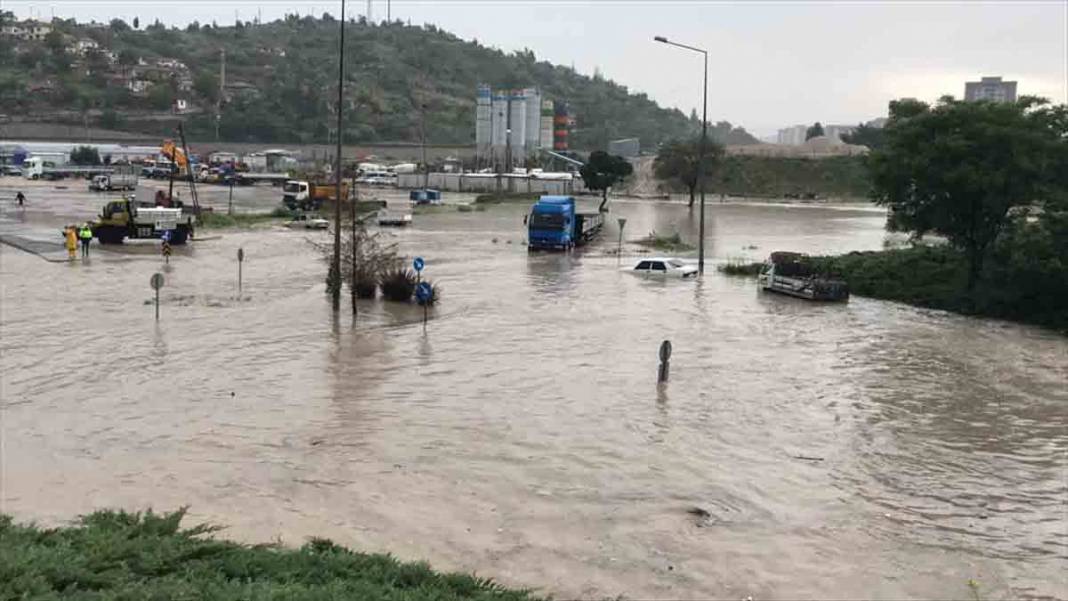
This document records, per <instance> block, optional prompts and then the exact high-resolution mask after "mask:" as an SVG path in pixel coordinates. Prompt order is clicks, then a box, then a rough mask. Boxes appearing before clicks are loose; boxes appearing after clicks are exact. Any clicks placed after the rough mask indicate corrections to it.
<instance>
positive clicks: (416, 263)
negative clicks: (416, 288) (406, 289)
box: [412, 257, 426, 285]
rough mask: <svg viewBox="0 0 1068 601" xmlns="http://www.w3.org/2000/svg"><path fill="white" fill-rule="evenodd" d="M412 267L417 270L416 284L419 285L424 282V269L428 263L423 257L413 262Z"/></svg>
mask: <svg viewBox="0 0 1068 601" xmlns="http://www.w3.org/2000/svg"><path fill="white" fill-rule="evenodd" d="M412 267H414V268H415V282H416V284H417V285H418V284H419V283H420V282H422V281H423V268H424V267H426V261H424V260H423V257H416V258H415V260H413V261H412Z"/></svg>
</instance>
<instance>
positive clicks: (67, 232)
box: [63, 225, 78, 261]
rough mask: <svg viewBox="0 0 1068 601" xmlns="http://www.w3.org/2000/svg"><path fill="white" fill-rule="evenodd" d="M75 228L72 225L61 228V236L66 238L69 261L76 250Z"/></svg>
mask: <svg viewBox="0 0 1068 601" xmlns="http://www.w3.org/2000/svg"><path fill="white" fill-rule="evenodd" d="M75 229H76V228H75V227H74V226H73V225H68V226H67V227H66V229H64V230H63V236H64V237H65V238H66V239H67V256H68V257H70V260H71V261H73V260H74V255H75V254H76V253H77V252H78V234H77V232H76V231H75Z"/></svg>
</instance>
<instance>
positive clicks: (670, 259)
mask: <svg viewBox="0 0 1068 601" xmlns="http://www.w3.org/2000/svg"><path fill="white" fill-rule="evenodd" d="M638 260H639V261H682V259H680V258H678V257H645V258H643V259H638ZM683 262H685V261H683Z"/></svg>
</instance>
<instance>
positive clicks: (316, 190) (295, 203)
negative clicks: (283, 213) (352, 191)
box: [282, 179, 349, 211]
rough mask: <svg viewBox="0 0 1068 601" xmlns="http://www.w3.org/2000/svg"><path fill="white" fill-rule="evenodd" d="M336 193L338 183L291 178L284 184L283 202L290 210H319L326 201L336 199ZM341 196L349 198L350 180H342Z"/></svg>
mask: <svg viewBox="0 0 1068 601" xmlns="http://www.w3.org/2000/svg"><path fill="white" fill-rule="evenodd" d="M336 194H337V184H333V183H329V184H317V183H313V182H308V181H305V180H293V179H291V180H289V181H287V182H286V183H285V184H284V185H283V186H282V204H284V205H285V206H286V208H287V209H289V210H290V211H296V210H298V209H299V210H302V211H318V210H319V209H320V208H322V206H323V202H324V201H327V200H334V199H335V197H336ZM341 196H342V197H343V198H348V196H349V184H348V182H345V181H343V182H341Z"/></svg>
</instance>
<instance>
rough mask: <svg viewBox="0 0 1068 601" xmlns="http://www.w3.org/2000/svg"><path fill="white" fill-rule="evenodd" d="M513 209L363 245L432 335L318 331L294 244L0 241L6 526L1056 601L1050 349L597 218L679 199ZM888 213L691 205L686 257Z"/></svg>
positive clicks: (1067, 532)
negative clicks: (142, 532) (177, 534)
mask: <svg viewBox="0 0 1068 601" xmlns="http://www.w3.org/2000/svg"><path fill="white" fill-rule="evenodd" d="M8 185H9V184H8V183H7V182H6V181H5V180H0V198H3V200H2V201H0V208H2V213H0V227H2V228H4V229H5V230H6V231H26V232H31V233H32V232H37V233H41V232H48V231H53V230H55V229H56V226H58V225H61V224H62V223H63V219H64V218H65V216H67V215H72V216H78V215H83V214H84V218H88V217H89V216H90V215H92V214H93V212H94V211H95V210H96V208H97V207H96V205H98V204H99V200H97V199H98V198H99V197H92V196H88V195H87V194H86V193H83V192H80V191H78V192H77V193H75V191H74V190H73V185H72V189H71V190H70V191H69V194H67V193H64V192H63V191H49V190H46V189H44V188H41V189H40V190H39V191H37V192H35V193H34V194H33V195H31V194H29V193H28V196H30V202H31V203H40V205H37V204H34V206H33V207H31V208H30V209H27V210H26V212H24V213H22V214H19V213H18V212H17V211H16V209H15V208H14V207H12V206H11V202H10V200H9V199H10V197H11V195H12V194H13V188H9V187H5V186H8ZM257 202H259V201H254V200H250V201H248V206H253V205H255V204H256V203H257ZM262 202H263V203H264V204H265V205H269V206H265V207H264V209H267V208H271V207H272V206H273V205H272V204H271V202H277V201H268V200H263V201H262ZM589 204H591V205H593V203H592V201H591V202H590V203H589ZM524 210H525V205H499V206H494V207H491V208H489V209H488V210H487V211H485V212H472V213H459V212H443V213H440V214H433V215H417V216H416V218H415V224H414V226H413V227H412V228H410V229H408V230H403V231H396V232H390V233H389V235H391V236H394V238H393V239H394V240H395V241H396V242H397V243H398V244H399V245H400V248H401V250H402V251H403V252H404V253H405V254H407V255H409V256H413V255H417V254H418V255H421V256H423V257H425V258H426V261H427V269H426V272H425V275H426V277H428V278H430V279H431V280H433V281H434V282H435V283H437V284H439V285H440V286H441V287H442V289H443V299H442V302H441V304H440V305H439V306H438V307H437V308H435V309H434V310H433V312H432V316H431V320H430V323H429V324H428V327H427V329H426V331H425V333H424V330H423V327H422V324H421V317H422V314H421V311H420V310H419V309H417V308H415V307H407V306H405V307H397V306H393V305H390V304H387V303H384V302H381V301H378V302H370V301H368V302H361V305H360V313H359V316H358V318H357V320H356V324H355V325H353V319H352V316H351V314H350V312H349V311H348V310H347V309H345V310H344V311H343V312H342V314H341V315H340V316H338V317H337V318H334V317H333V316H332V315H331V312H330V309H329V303H328V301H327V300H326V298H325V297H324V294H323V288H324V287H323V284H322V282H323V277H324V275H325V269H324V267H323V265H322V263H321V262H320V260H319V258H318V257H317V256H316V254H315V252H314V251H313V249H312V247H311V245H310V244H309V242H308V240H309V239H316V238H317V237H319V236H322V234H319V233H304V232H293V231H288V230H284V229H282V228H267V229H263V230H253V231H223V232H220V233H219V234H218V237H216V234H215V233H212V239H207V240H202V241H198V242H196V243H194V244H192V245H190V246H188V247H186V248H182V249H178V250H177V251H176V253H175V256H174V257H172V259H171V265H170V266H169V268H166V269H165V268H164V266H162V265H161V263H160V259H159V257H158V254H157V253H156V249H155V246H154V245H152V244H151V243H148V244H143V243H135V244H128V245H126V246H125V247H123V248H122V249H120V250H107V251H101V250H100V249H99V247H96V246H94V251H93V256H92V257H91V259H90V261H89V262H88V263H86V264H82V263H80V262H79V263H74V264H65V263H49V262H45V261H42V260H41V259H40V258H38V257H37V256H34V255H31V254H28V253H24V252H21V251H18V250H15V249H13V248H11V247H9V246H0V328H2V336H0V368H2V376H0V399H2V403H3V404H2V405H0V411H2V413H0V436H2V440H0V442H2V447H0V453H2V457H0V460H2V461H0V468H2V472H0V485H2V487H0V488H2V489H0V505H2V506H0V511H3V512H6V513H9V514H12V515H14V516H16V518H18V519H26V520H29V519H35V520H40V521H43V522H46V523H57V522H61V521H64V520H68V519H70V518H71V517H72V516H75V515H77V514H79V513H84V512H87V511H90V510H92V509H94V508H99V507H125V508H130V509H134V508H144V507H147V506H152V507H154V508H157V509H171V508H175V507H177V506H180V505H186V504H188V505H190V506H191V514H192V519H194V520H200V521H203V520H207V521H215V522H219V523H222V524H226V525H228V526H229V528H228V529H227V530H226V531H225V535H226V536H231V537H234V538H238V539H241V540H247V541H269V540H275V539H277V538H280V539H281V540H282V541H284V542H286V543H288V544H294V545H296V544H300V543H301V542H303V541H304V540H305V539H306V538H307V537H309V536H313V535H314V536H325V537H329V538H332V539H334V540H336V541H338V542H340V543H343V544H347V545H351V546H353V547H355V548H358V549H361V550H367V551H389V552H392V553H395V554H397V555H398V556H400V557H402V558H406V559H426V560H428V561H430V562H431V563H432V564H433V565H434V567H436V568H439V569H459V570H466V571H475V572H477V573H478V574H479V575H482V576H486V577H493V578H494V579H497V580H499V581H501V582H503V583H505V584H510V585H519V586H526V587H532V588H535V589H536V590H538V591H540V592H543V593H551V594H554V595H556V596H557V597H562V598H574V597H582V598H602V597H610V596H616V595H626V596H627V597H630V598H662V599H668V598H670V599H700V598H737V599H740V598H744V597H746V596H749V595H752V596H753V598H760V599H769V598H778V599H787V598H789V599H795V598H828V597H833V598H882V599H900V598H957V599H959V598H972V597H973V592H972V589H971V588H970V587H969V584H968V582H969V580H972V581H974V582H975V583H976V584H975V585H976V586H978V594H979V595H981V598H984V599H987V598H1005V597H1012V598H1039V597H1057V598H1068V581H1066V577H1065V573H1066V571H1065V568H1066V567H1068V521H1066V511H1068V505H1066V502H1068V501H1066V500H1068V483H1066V473H1068V456H1066V454H1068V410H1066V409H1065V408H1066V407H1068V386H1066V382H1068V339H1065V338H1063V337H1058V336H1056V335H1054V334H1052V333H1047V332H1045V331H1042V330H1039V329H1036V328H1031V327H1026V326H1018V325H1013V324H1007V323H1004V322H998V321H991V320H977V319H970V318H965V317H961V316H955V315H951V314H946V313H942V312H937V311H928V310H923V309H916V308H912V307H908V306H905V305H899V304H894V303H887V302H882V301H876V300H871V299H866V298H853V299H852V300H851V301H850V302H849V303H848V304H844V305H815V304H808V303H805V302H803V301H799V300H795V299H791V298H784V297H777V296H768V295H763V294H758V293H757V292H756V290H755V287H754V283H753V281H752V280H749V279H739V278H728V277H725V276H722V275H720V274H718V273H716V272H715V271H714V270H711V269H710V270H709V273H707V274H706V276H705V278H704V279H703V280H702V281H700V282H691V281H687V282H682V281H678V282H674V281H672V282H663V281H650V280H644V279H640V278H638V277H635V276H633V275H632V274H629V273H624V272H623V271H622V270H621V267H624V266H627V265H628V264H632V263H633V259H635V258H637V257H638V256H639V255H637V254H636V251H637V247H635V246H633V245H632V244H625V245H624V250H623V254H624V257H623V258H622V259H621V258H617V257H615V256H611V254H610V251H614V249H615V247H616V241H617V234H618V229H617V226H616V223H615V218H616V217H620V216H623V217H626V218H627V220H628V221H627V224H626V228H625V232H624V238H625V239H636V238H640V237H642V236H644V235H645V234H646V233H648V232H649V231H650V230H653V229H656V230H657V231H659V232H670V231H672V230H673V229H677V230H678V231H679V232H680V233H681V234H682V236H683V238H684V239H688V240H691V241H692V240H694V232H695V231H696V215H695V214H692V213H690V212H689V211H687V209H686V207H685V206H683V205H673V204H656V203H648V202H614V203H613V204H612V213H611V214H610V216H609V223H610V227H609V229H608V230H607V231H606V232H605V234H604V235H603V237H602V238H601V240H600V241H599V242H598V243H597V244H595V245H594V246H592V247H590V248H587V249H583V250H581V251H579V252H576V253H574V254H571V255H562V254H533V255H528V253H527V251H526V249H525V247H524V246H523V245H522V241H523V238H524V236H523V229H522V215H523V212H524ZM883 220H884V217H883V214H882V213H881V212H880V211H877V210H873V209H871V208H868V207H865V206H855V207H811V206H778V205H746V204H725V205H720V204H718V203H712V205H711V206H710V208H709V222H708V238H707V240H708V244H709V249H708V252H709V256H710V257H711V258H712V259H714V260H715V261H723V260H727V259H729V258H749V259H760V258H763V257H764V256H766V255H767V253H769V252H770V251H772V250H797V251H804V252H844V251H849V250H868V249H877V248H881V247H882V245H883V244H884V238H885V234H884V232H883V230H882V225H883ZM57 240H58V234H57ZM495 240H496V241H495ZM239 247H241V248H244V250H245V253H246V261H245V265H244V298H243V299H241V300H238V299H236V298H235V296H236V281H235V280H236V270H237V262H236V258H235V253H236V251H237V249H238V248H239ZM685 256H689V257H692V256H693V255H692V253H691V254H690V255H685ZM158 270H163V271H164V274H165V276H166V278H167V283H166V286H165V288H164V290H163V293H162V306H161V321H160V322H159V324H158V325H157V324H155V323H154V321H153V313H152V306H151V305H150V304H146V303H148V302H149V301H150V299H151V290H150V289H149V287H148V279H149V276H150V275H151V274H152V273H153V272H155V271H158ZM344 304H345V305H346V306H347V301H346V303H344ZM664 339H670V340H671V341H672V343H673V345H674V354H673V356H672V365H671V381H670V382H669V383H668V385H667V386H666V387H665V388H663V389H662V390H658V389H657V387H656V384H655V378H656V370H657V347H658V345H659V344H660V341H661V340H664Z"/></svg>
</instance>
